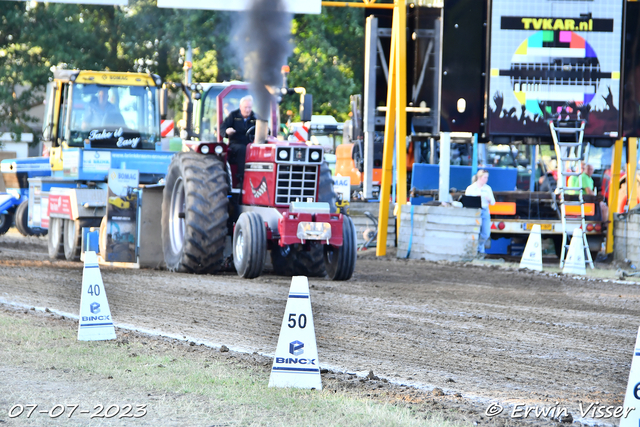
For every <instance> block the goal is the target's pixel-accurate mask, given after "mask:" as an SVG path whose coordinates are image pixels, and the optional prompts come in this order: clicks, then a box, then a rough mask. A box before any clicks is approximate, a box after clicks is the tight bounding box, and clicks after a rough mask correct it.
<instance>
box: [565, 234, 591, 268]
mask: <svg viewBox="0 0 640 427" xmlns="http://www.w3.org/2000/svg"><path fill="white" fill-rule="evenodd" d="M584 263H585V260H584V242H583V240H582V229H581V228H576V229H574V230H573V236H572V237H571V244H569V253H567V258H566V259H565V260H564V268H563V269H562V273H563V274H579V275H581V276H584V275H586V274H587V268H586V267H585V265H584Z"/></svg>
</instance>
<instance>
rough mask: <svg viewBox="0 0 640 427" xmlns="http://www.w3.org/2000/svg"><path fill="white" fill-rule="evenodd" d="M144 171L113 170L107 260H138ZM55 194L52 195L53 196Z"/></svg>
mask: <svg viewBox="0 0 640 427" xmlns="http://www.w3.org/2000/svg"><path fill="white" fill-rule="evenodd" d="M139 181H140V172H138V171H137V170H128V169H111V170H110V171H109V179H108V182H109V195H108V198H107V255H106V259H105V261H107V262H131V263H135V262H136V261H137V259H136V247H137V240H138V239H137V237H138V222H137V218H138V183H139ZM49 197H51V196H49Z"/></svg>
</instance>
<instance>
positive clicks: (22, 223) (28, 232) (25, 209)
mask: <svg viewBox="0 0 640 427" xmlns="http://www.w3.org/2000/svg"><path fill="white" fill-rule="evenodd" d="M15 221H16V228H17V229H18V231H19V232H20V234H22V235H23V236H44V235H46V234H47V229H46V228H40V227H35V228H31V227H29V201H28V200H25V201H24V202H22V203H20V206H18V209H16V216H15Z"/></svg>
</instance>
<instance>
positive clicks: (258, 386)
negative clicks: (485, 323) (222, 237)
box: [0, 311, 458, 426]
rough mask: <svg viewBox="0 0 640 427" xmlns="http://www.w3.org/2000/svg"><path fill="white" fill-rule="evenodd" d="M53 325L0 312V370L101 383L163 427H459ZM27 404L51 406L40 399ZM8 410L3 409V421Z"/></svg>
mask: <svg viewBox="0 0 640 427" xmlns="http://www.w3.org/2000/svg"><path fill="white" fill-rule="evenodd" d="M56 319H57V318H56V316H52V315H50V316H46V315H27V316H24V315H16V314H10V313H8V312H2V311H0V360H2V362H0V367H2V366H4V367H11V368H19V369H21V370H24V371H25V372H39V373H47V374H48V373H50V372H52V369H55V372H56V374H57V375H58V377H57V379H56V381H64V384H69V385H68V387H70V388H73V387H74V385H73V384H74V381H82V382H83V383H84V386H88V387H90V388H95V389H100V388H101V387H104V384H105V383H106V384H108V387H109V390H110V391H109V395H110V396H114V399H115V397H117V396H119V395H121V396H125V397H126V396H131V395H134V396H136V398H141V396H142V397H144V396H146V398H147V400H149V402H148V403H149V404H150V406H151V407H153V411H154V415H155V416H156V417H158V418H159V419H161V420H165V421H166V422H161V424H160V425H194V426H195V425H207V426H208V425H212V423H213V424H215V425H229V426H231V425H234V426H235V425H265V426H285V425H296V426H298V425H323V426H326V425H330V426H371V425H374V426H375V425H379V426H436V425H438V426H455V425H458V424H457V423H452V422H449V421H444V420H443V419H442V418H441V417H438V416H433V415H427V414H425V413H415V412H412V411H410V410H409V409H407V408H404V407H399V406H395V405H393V404H390V403H384V402H381V401H375V400H371V399H366V398H362V397H358V396H354V395H351V394H349V393H345V392H341V391H335V390H330V389H325V390H322V391H314V390H298V389H280V388H268V387H267V384H268V381H269V367H270V364H268V365H269V366H265V365H266V364H265V362H264V360H263V359H261V358H257V357H256V358H255V361H254V363H253V364H252V363H247V360H243V361H241V360H239V355H236V356H234V355H233V354H231V353H225V354H222V353H219V352H218V351H215V350H212V349H209V348H205V347H202V346H189V345H188V344H183V343H179V342H175V341H169V340H161V339H152V338H149V337H145V336H141V335H136V334H133V333H129V334H126V333H124V332H123V331H118V340H116V341H99V342H81V341H77V329H75V328H74V325H75V327H77V324H76V323H75V322H72V321H69V320H62V321H60V319H57V320H56ZM243 357H247V356H243ZM248 357H249V358H251V356H248ZM60 375H62V377H60ZM62 388H64V385H63V386H62ZM49 393H50V392H49ZM60 393H61V396H62V395H63V394H64V390H62V391H60ZM31 397H32V398H34V399H41V400H43V401H44V400H52V399H53V400H55V396H50V395H47V396H39V395H38V393H37V392H36V393H35V394H32V395H31ZM143 400H144V399H143ZM3 403H4V405H9V406H11V402H7V401H5V402H3ZM14 403H19V402H14ZM138 403H140V402H138ZM8 410H9V408H8V407H7V408H4V407H0V417H2V416H6V414H7V411H8ZM40 421H42V419H41V420H40ZM149 421H150V419H149ZM65 425H69V424H68V423H67V424H65Z"/></svg>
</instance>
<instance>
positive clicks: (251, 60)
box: [230, 0, 293, 120]
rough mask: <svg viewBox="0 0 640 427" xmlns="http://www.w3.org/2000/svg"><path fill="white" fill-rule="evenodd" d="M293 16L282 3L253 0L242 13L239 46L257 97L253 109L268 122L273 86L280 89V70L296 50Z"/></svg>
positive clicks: (247, 74)
mask: <svg viewBox="0 0 640 427" xmlns="http://www.w3.org/2000/svg"><path fill="white" fill-rule="evenodd" d="M230 1H232V0H230ZM292 17H293V16H292V14H290V13H288V12H285V7H284V4H283V2H282V0H250V3H249V9H248V10H247V11H245V12H240V23H239V27H238V31H237V33H236V35H235V37H234V40H235V45H236V49H237V51H238V52H239V54H240V55H241V61H242V64H243V67H244V77H245V79H246V80H248V81H249V83H250V84H251V92H252V93H253V96H254V98H255V99H254V108H253V109H254V111H255V112H256V114H257V115H258V117H259V118H261V119H264V120H268V119H269V111H270V104H271V100H272V95H271V93H270V92H269V87H280V85H281V83H282V75H281V72H280V70H281V67H282V66H283V65H285V64H286V63H287V62H286V61H287V57H288V56H289V55H290V54H291V51H292V47H291V43H290V38H291V19H292Z"/></svg>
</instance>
